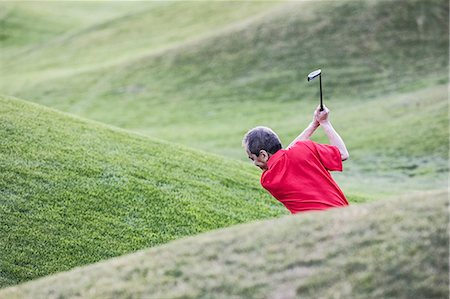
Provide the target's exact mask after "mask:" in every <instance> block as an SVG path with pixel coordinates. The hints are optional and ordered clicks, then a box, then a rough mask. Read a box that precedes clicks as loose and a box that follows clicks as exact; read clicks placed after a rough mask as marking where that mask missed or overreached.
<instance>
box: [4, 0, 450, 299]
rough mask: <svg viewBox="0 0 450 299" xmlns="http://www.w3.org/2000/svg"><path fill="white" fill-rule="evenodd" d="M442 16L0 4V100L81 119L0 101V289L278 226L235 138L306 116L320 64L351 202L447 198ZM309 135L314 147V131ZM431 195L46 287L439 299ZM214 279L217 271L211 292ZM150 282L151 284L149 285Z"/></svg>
mask: <svg viewBox="0 0 450 299" xmlns="http://www.w3.org/2000/svg"><path fill="white" fill-rule="evenodd" d="M448 5H449V4H448V1H443V0H435V1H424V0H421V1H417V0H415V1H324V2H319V1H315V2H312V1H301V2H211V3H195V2H111V3H110V2H95V3H94V2H83V3H76V2H39V3H33V2H1V3H0V11H1V12H0V26H1V29H2V30H1V32H0V41H1V45H0V47H1V48H0V50H1V55H0V67H1V70H0V71H1V74H2V80H0V89H1V90H2V93H6V94H9V95H13V96H18V97H21V98H25V99H29V100H33V101H35V102H37V103H40V104H44V105H46V106H50V107H52V108H55V109H59V110H63V111H65V112H69V113H73V114H76V115H78V116H81V117H83V118H78V117H75V116H72V115H67V114H64V113H60V112H58V111H56V110H52V109H49V108H44V107H42V106H39V105H33V104H31V103H29V102H25V101H21V100H17V99H14V98H11V97H8V96H0V115H1V117H0V134H1V137H2V142H1V143H0V215H1V217H0V223H1V225H2V227H4V228H5V229H2V230H1V231H0V240H1V241H0V252H2V255H1V257H0V287H4V286H8V285H13V284H18V283H21V282H24V281H28V280H31V279H34V278H38V277H42V276H45V275H48V274H52V273H55V272H59V271H65V270H69V269H72V268H73V267H76V266H80V265H86V264H89V263H93V262H97V261H100V260H104V259H108V258H111V257H116V256H119V255H122V254H126V253H131V252H134V251H136V250H139V249H143V248H146V247H152V246H156V245H160V244H164V243H167V242H170V241H172V240H175V239H180V238H184V237H186V236H190V235H195V234H198V233H201V232H205V231H209V230H213V229H217V228H222V227H227V226H232V225H235V224H238V223H243V222H249V221H254V220H258V219H266V218H272V217H277V216H280V215H285V214H287V212H286V210H285V209H284V208H283V207H281V205H280V204H278V203H277V202H276V201H275V200H274V199H273V198H271V197H270V196H269V195H268V194H267V193H265V192H264V191H263V190H262V189H261V187H260V186H259V184H258V177H259V172H258V171H257V169H254V167H252V166H251V165H250V164H249V163H248V162H247V164H244V163H242V161H238V160H241V159H246V156H245V153H244V152H243V150H242V148H241V145H240V143H241V138H242V136H243V134H244V133H245V132H246V131H247V129H249V128H251V127H253V126H256V125H267V126H270V127H272V128H273V129H275V131H277V132H278V133H279V135H280V136H281V138H282V140H283V141H284V144H285V145H286V144H289V143H290V141H291V140H292V139H294V138H295V137H296V136H297V135H298V134H299V132H301V130H302V129H303V128H304V127H305V126H306V125H307V124H308V123H309V121H310V119H311V114H312V111H313V109H314V107H315V106H316V105H317V98H318V94H317V93H318V88H317V84H316V83H307V82H306V80H305V76H306V74H307V73H308V72H310V71H312V70H314V69H316V68H319V67H320V68H322V70H323V83H324V92H325V103H326V104H327V105H328V106H329V107H330V108H331V110H332V115H331V118H332V121H333V123H334V126H335V127H336V129H337V130H338V132H339V133H340V134H341V135H342V137H343V138H344V140H345V141H346V144H347V147H348V148H349V151H350V154H351V159H350V161H348V162H346V163H345V166H344V168H345V172H344V173H342V174H336V175H335V177H336V179H337V180H338V182H339V184H340V185H341V186H343V190H344V192H345V193H346V195H347V197H348V198H349V200H350V201H351V202H352V203H356V202H364V201H367V200H375V199H379V198H380V197H384V196H390V195H393V194H403V193H405V192H412V191H417V190H419V191H423V190H432V189H441V188H443V186H446V185H448V162H447V160H448V152H449V131H448V123H449V117H448V83H449V78H448V57H449V56H448V42H449V39H448V37H449V32H448V28H449V26H448V25H449V23H448V19H449V17H448V12H449V6H448ZM323 16H327V17H326V18H323ZM198 20H202V21H201V22H199V21H198ZM84 118H90V119H93V120H96V121H101V122H103V123H107V124H108V125H105V124H102V123H97V122H95V121H88V120H86V119H84ZM109 125H113V126H117V127H121V128H122V129H118V128H117V127H110V126H109ZM124 129H126V130H124ZM128 130H133V131H134V132H135V133H131V132H130V131H128ZM146 136H152V137H151V138H149V137H146ZM158 138H160V139H164V140H167V141H168V142H167V141H162V140H159V139H158ZM314 139H315V140H316V141H319V142H326V139H325V136H324V135H323V134H322V133H321V132H320V130H319V132H318V133H317V134H316V135H315V136H314ZM173 142H174V143H176V144H174V143H173ZM177 144H183V145H177ZM186 145H187V146H190V147H193V148H197V149H200V150H203V151H199V150H194V149H190V148H187V147H185V146H186ZM208 152H210V153H208ZM217 154H218V155H217ZM219 155H220V156H219ZM223 156H226V157H228V158H224V157H223ZM444 196H445V194H444V193H422V195H420V196H418V197H411V198H407V199H402V200H399V201H396V204H397V205H400V206H401V207H402V208H401V209H396V208H393V207H392V206H390V204H389V203H390V202H388V201H385V202H383V203H373V204H372V205H370V206H367V207H368V208H367V209H368V210H366V208H365V207H355V208H351V209H346V210H342V211H347V212H345V213H343V214H342V216H339V215H340V213H338V212H337V211H334V212H330V213H323V214H311V215H309V216H305V218H303V217H288V218H283V219H281V220H278V222H277V221H275V222H263V223H258V224H253V225H249V226H239V227H236V228H233V229H231V230H229V231H221V232H217V233H214V234H211V235H205V236H203V237H199V238H198V239H186V240H181V241H179V242H180V243H173V244H175V245H170V244H169V245H167V246H163V247H158V248H154V249H150V250H149V251H148V252H150V254H151V255H152V256H153V254H155V258H154V259H149V261H148V262H146V261H141V260H139V262H138V264H136V265H135V264H133V263H130V266H129V268H126V267H127V266H126V265H125V266H123V267H125V268H126V269H127V271H126V272H122V274H121V272H120V271H119V272H116V271H111V270H110V269H111V268H110V267H109V266H105V268H104V269H105V270H104V271H106V272H105V273H106V274H105V273H103V272H102V273H103V274H102V275H103V276H102V277H104V280H103V278H102V279H91V278H86V279H88V280H89V281H90V282H89V283H92V287H95V286H96V284H102V283H104V284H105V285H104V286H106V287H105V288H100V287H99V288H97V287H96V291H94V290H93V289H92V288H91V286H89V285H88V286H85V285H82V284H80V285H78V284H77V283H84V282H86V280H83V279H81V278H79V279H75V277H76V275H78V274H73V273H69V274H68V275H69V276H71V275H74V276H73V277H74V279H73V280H72V279H68V280H66V281H65V282H64V284H63V283H60V282H58V283H57V284H55V286H54V287H53V288H54V289H55V290H56V289H58V288H59V287H62V289H60V291H58V292H61V296H66V295H67V294H69V295H71V294H72V295H73V296H75V295H76V292H80V294H81V292H84V290H89V291H86V292H100V293H93V294H94V296H97V295H98V296H101V295H102V294H105V296H112V297H114V296H116V297H125V296H127V295H130V296H138V297H139V296H140V295H142V294H146V295H147V294H148V295H150V294H152V293H151V292H153V291H155V292H160V293H157V294H156V295H155V294H154V295H155V296H158V295H159V294H161V296H162V295H163V294H166V295H167V296H173V297H174V296H181V295H180V294H182V293H183V292H184V293H185V294H186V296H187V297H189V296H191V297H202V296H204V297H206V296H208V294H211V293H214V294H218V297H220V296H221V294H223V297H230V296H231V297H232V296H241V297H249V296H258V294H260V295H261V296H260V297H262V296H263V295H266V294H270V293H269V291H268V290H269V288H270V290H272V289H274V290H276V291H277V293H274V294H273V296H274V297H275V296H276V295H277V294H281V297H283V298H288V297H292V296H296V295H297V294H300V295H301V296H303V295H304V296H306V297H308V296H309V297H314V296H315V294H317V295H318V296H319V297H331V296H335V295H336V296H337V297H343V298H346V297H348V293H349V292H350V293H352V294H356V295H358V294H360V295H359V297H361V298H366V297H367V296H365V294H368V297H392V298H396V297H402V296H404V297H405V298H407V297H414V296H415V295H413V293H412V292H414V294H416V293H417V294H418V296H419V297H420V296H421V295H423V296H422V297H429V298H434V297H439V296H440V295H445V294H448V293H446V291H445V290H444V288H443V282H442V281H443V279H442V275H441V274H442V273H443V272H442V271H444V270H442V269H444V268H443V267H444V266H445V265H444V264H445V263H442V264H440V265H437V264H436V261H437V260H438V259H436V260H434V258H435V257H441V256H445V254H446V256H448V247H446V248H447V251H445V249H443V248H444V247H443V245H442V244H444V243H445V242H448V239H446V238H445V237H444V235H443V234H442V235H441V233H442V232H444V231H445V228H444V227H442V224H443V223H446V222H445V221H443V220H445V219H444V215H443V214H442V213H441V212H442V211H443V210H442V207H443V197H444ZM434 197H436V199H434ZM428 200H429V201H430V202H429V203H427V202H426V201H428ZM367 211H371V212H370V213H369V212H367ZM319 215H320V216H319ZM316 216H317V217H316ZM340 217H342V218H340ZM345 217H347V218H345ZM327 219H328V220H327ZM333 221H334V222H333ZM433 221H436V222H433ZM347 222H348V225H349V226H346V225H347ZM341 225H342V226H341ZM352 225H354V226H352ZM291 227H292V228H291ZM327 227H334V228H336V227H337V228H339V227H346V228H345V229H347V230H345V229H344V230H343V231H339V230H338V231H337V232H336V231H335V230H334V231H330V230H327ZM425 227H426V228H425ZM312 229H313V230H314V232H315V233H314V234H311V230H312ZM427 229H428V230H427ZM241 230H242V232H240V231H241ZM276 232H278V234H276ZM338 233H340V235H336V234H338ZM414 234H415V235H414ZM236 236H237V237H236ZM292 236H295V238H294V237H292ZM418 236H419V237H418ZM310 237H311V242H306V241H304V240H305V239H308V238H310ZM422 237H423V238H422ZM204 238H206V239H204ZM209 238H211V239H209ZM222 238H225V239H222ZM205 240H206V241H205ZM221 240H225V241H223V242H222V241H221ZM374 240H375V241H376V242H375V241H374ZM335 241H336V243H334V242H335ZM183 242H185V243H183ZM299 242H302V243H299ZM303 242H305V243H303ZM355 244H356V246H355ZM209 245H211V247H208V246H209ZM291 245H292V246H293V247H291ZM359 245H360V246H359ZM321 246H323V247H321ZM427 246H428V247H427ZM176 247H179V248H176ZM171 248H172V249H171ZM297 248H301V249H300V251H298V252H299V256H298V257H297V256H295V255H294V256H292V259H290V258H291V257H289V256H290V253H292V252H295V253H297ZM175 249H177V250H178V249H180V257H175V255H176V254H175V253H174V252H175V251H174V250H175ZM391 249H392V250H391ZM190 250H192V251H190ZM230 250H231V251H230ZM277 252H279V254H278V253H277ZM323 252H324V254H326V255H324V256H322V255H320V254H321V253H323ZM261 253H263V254H262V255H261ZM222 254H223V255H222ZM242 254H248V259H246V258H242V259H241V257H242V256H241V255H242ZM308 254H312V256H310V255H308ZM314 254H318V256H315V255H314ZM345 254H346V255H345ZM136 256H137V257H139V256H146V257H147V255H146V254H145V253H140V254H138V255H136ZM227 256H229V257H227ZM286 256H288V257H289V258H288V259H287V260H283V258H282V257H286ZM302 256H303V257H305V256H306V258H304V259H301V258H299V257H302ZM410 257H413V262H410V261H411V259H409V258H410ZM159 258H165V260H158V259H159ZM131 259H132V260H134V258H131ZM124 260H126V263H128V262H130V260H128V258H127V257H125V258H124ZM439 260H444V259H442V258H440V259H439ZM114 263H115V262H114V261H112V264H113V265H114ZM148 263H150V264H148ZM174 263H175V264H174ZM211 263H212V264H211ZM98 265H100V266H98ZM98 265H97V266H96V265H94V266H92V267H93V268H92V267H91V268H88V269H90V270H89V271H92V269H94V268H95V267H100V268H101V269H103V268H102V267H103V266H102V265H103V264H98ZM104 265H108V264H104ZM416 266H417V267H416ZM447 266H448V265H447ZM121 267H122V266H121ZM152 267H154V268H152ZM158 268H161V269H164V271H163V272H161V271H160V272H158V271H157V269H158ZM447 268H448V267H447ZM95 269H97V268H95ZM223 269H226V270H225V271H229V273H234V274H233V275H229V276H226V277H225V278H226V279H225V280H222V279H221V277H222V270H223ZM335 269H339V271H335ZM76 271H81V272H82V273H83V277H89V276H88V275H87V274H86V273H84V272H83V271H84V270H82V269H81V270H76ZM76 271H75V272H74V273H78V272H76ZM99 271H100V270H99ZM101 271H103V270H101ZM93 273H97V272H93ZM149 273H150V274H149ZM433 273H438V275H437V276H432V274H433ZM153 274H155V275H156V276H152V275H153ZM61 275H63V276H61V277H64V275H65V274H61ZM93 275H95V274H93ZM109 275H111V276H109ZM114 275H119V276H120V275H122V276H123V277H122V276H120V277H119V278H118V277H117V276H114ZM158 275H159V276H158ZM306 276H307V278H305V277H306ZM149 277H150V278H149ZM153 277H156V278H157V279H156V280H152V281H153V283H154V284H157V285H158V287H159V289H156V288H153V286H154V284H149V283H147V280H146V279H153ZM110 278H111V280H109V279H110ZM269 278H270V281H267V279H269ZM299 278H301V279H299ZM347 278H348V279H347ZM49 279H53V278H49ZM135 279H136V280H135ZM43 281H44V283H45V280H43ZM68 281H70V282H71V283H72V282H73V283H74V285H73V286H74V289H75V291H72V289H70V288H71V284H69V283H68ZM174 281H178V282H179V284H178V285H177V286H174V285H173V283H174ZM270 283H273V284H272V285H271V284H270ZM38 284H39V282H37V285H38ZM380 284H381V285H385V286H386V287H385V288H382V289H376V286H377V285H380ZM235 285H237V286H238V287H236V288H235V287H234V286H235ZM97 286H98V285H97ZM130 286H131V288H130V289H128V287H130ZM322 286H325V287H322ZM407 286H413V287H411V288H410V289H407ZM147 287H149V288H152V289H147ZM276 287H279V288H280V290H278V289H276ZM65 288H67V289H65ZM90 288H91V289H90ZM77 289H78V290H77ZM132 290H135V292H136V293H130V292H133V291H132ZM28 291H29V292H36V291H35V290H34V289H33V290H32V289H27V290H25V289H23V292H28ZM47 291H48V289H47V288H46V287H43V288H42V289H41V292H42V293H41V294H47V295H48V294H49V293H46V292H47ZM109 291H110V292H111V293H101V292H109ZM6 292H8V294H10V293H9V292H22V289H16V290H12V291H11V290H7V291H6ZM48 292H50V291H48ZM55 292H56V291H55ZM64 292H66V293H64ZM184 293H183V294H184ZM4 294H6V293H4ZM58 294H59V293H58ZM86 294H88V293H83V295H86ZM402 294H406V295H402ZM0 296H1V295H0ZM20 296H21V295H20ZM42 296H43V297H46V296H45V295H42ZM86 296H88V295H86ZM82 297H83V296H82ZM355 297H358V296H355Z"/></svg>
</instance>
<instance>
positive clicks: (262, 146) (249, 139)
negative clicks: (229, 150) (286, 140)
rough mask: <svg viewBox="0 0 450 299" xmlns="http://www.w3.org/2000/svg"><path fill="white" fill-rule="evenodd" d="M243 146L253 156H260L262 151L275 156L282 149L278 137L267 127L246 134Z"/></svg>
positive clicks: (257, 128)
mask: <svg viewBox="0 0 450 299" xmlns="http://www.w3.org/2000/svg"><path fill="white" fill-rule="evenodd" d="M242 145H243V146H244V147H245V148H246V149H248V151H249V152H250V153H252V154H255V155H257V156H259V152H260V151H261V150H265V151H266V152H268V153H270V154H272V155H273V154H275V153H276V152H277V151H279V150H280V149H281V141H280V138H278V135H277V134H276V133H275V132H274V131H272V129H270V128H267V127H256V128H253V129H251V130H250V131H248V132H247V134H245V136H244V139H243V140H242Z"/></svg>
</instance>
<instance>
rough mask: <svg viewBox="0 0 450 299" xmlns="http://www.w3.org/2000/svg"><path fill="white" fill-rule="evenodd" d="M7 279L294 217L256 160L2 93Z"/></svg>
mask: <svg viewBox="0 0 450 299" xmlns="http://www.w3.org/2000/svg"><path fill="white" fill-rule="evenodd" d="M0 134H1V136H2V142H1V143H0V214H1V215H2V216H1V217H0V224H1V227H2V230H1V231H0V252H2V254H1V256H0V269H1V271H0V286H6V285H11V284H17V283H19V282H22V281H25V280H30V279H33V278H36V277H40V276H44V275H48V274H50V273H54V272H58V271H63V270H68V269H71V268H73V267H75V266H79V265H83V264H89V263H93V262H96V261H99V260H102V259H106V258H110V257H113V256H118V255H121V254H125V253H129V252H132V251H135V250H138V249H141V248H145V247H149V246H154V245H157V244H161V243H165V242H168V241H170V240H173V239H178V238H181V237H183V236H187V235H193V234H197V233H200V232H204V231H207V230H212V229H215V228H220V227H225V226H230V225H233V224H236V223H242V222H248V221H251V220H255V219H262V218H269V217H275V216H279V215H284V214H287V211H286V210H285V209H284V207H282V206H281V204H279V203H278V202H277V201H276V200H274V199H272V198H271V197H270V196H269V195H268V194H267V193H266V192H264V191H263V189H262V188H261V187H260V186H259V172H258V171H257V170H256V169H253V168H254V167H252V166H251V165H248V164H244V163H242V162H239V161H234V160H231V159H226V158H223V157H219V156H215V155H212V154H208V153H204V152H199V151H195V150H191V149H188V148H186V147H183V146H177V145H173V144H170V143H167V142H163V141H159V140H155V139H150V138H148V137H144V136H141V135H137V134H133V133H130V132H126V131H123V130H120V129H117V128H112V127H108V126H106V125H103V124H99V123H95V122H91V121H86V120H83V119H79V118H76V117H73V116H70V115H66V114H62V113H60V112H57V111H54V110H51V109H48V108H44V107H41V106H38V105H35V104H31V103H28V102H24V101H20V100H17V99H12V98H7V97H0Z"/></svg>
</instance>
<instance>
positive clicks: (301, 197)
mask: <svg viewBox="0 0 450 299" xmlns="http://www.w3.org/2000/svg"><path fill="white" fill-rule="evenodd" d="M328 115H329V109H328V108H327V107H324V110H323V111H320V107H318V108H317V109H316V111H315V112H314V117H313V121H312V122H311V123H310V125H309V126H308V127H307V128H306V129H305V130H304V131H303V132H302V133H301V134H300V135H299V136H298V137H297V138H296V139H295V140H294V141H293V142H292V143H291V144H290V145H289V146H288V147H287V148H286V149H282V147H281V142H280V139H279V138H278V136H277V134H275V132H273V131H272V130H271V129H269V128H267V127H256V128H254V129H251V130H250V131H248V133H247V134H246V135H245V137H244V139H243V141H242V145H243V146H244V148H245V149H246V151H247V154H248V157H249V158H250V160H252V161H253V163H254V164H255V166H258V167H259V168H261V169H262V170H263V173H262V175H261V185H262V186H263V187H264V188H265V189H266V190H267V191H269V192H270V194H272V195H273V196H274V197H275V198H276V199H277V200H279V201H280V202H281V203H282V204H284V205H285V206H286V208H287V209H288V210H289V211H291V213H293V214H295V213H299V212H305V211H311V210H325V209H328V208H333V207H341V206H347V205H348V201H347V199H346V198H345V196H344V194H343V193H342V191H341V189H340V188H339V186H338V185H337V184H336V182H335V181H334V179H333V178H332V177H331V174H330V171H342V161H345V160H347V159H348V157H349V154H348V151H347V148H346V147H345V144H344V141H343V140H342V138H341V137H340V136H339V134H338V133H337V132H336V131H335V129H334V128H333V126H332V125H331V122H330V121H329V119H328ZM319 126H320V127H322V129H323V130H324V131H325V134H326V135H327V137H328V139H329V142H330V145H328V144H319V143H316V142H313V141H311V140H309V138H310V137H311V135H312V134H313V133H314V132H315V131H316V129H317V128H318V127H319Z"/></svg>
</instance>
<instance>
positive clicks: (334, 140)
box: [314, 106, 350, 161]
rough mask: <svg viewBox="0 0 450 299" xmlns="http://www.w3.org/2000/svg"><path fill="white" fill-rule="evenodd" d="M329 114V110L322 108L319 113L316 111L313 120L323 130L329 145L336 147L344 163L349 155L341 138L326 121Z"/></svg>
mask: <svg viewBox="0 0 450 299" xmlns="http://www.w3.org/2000/svg"><path fill="white" fill-rule="evenodd" d="M329 113H330V110H329V109H328V108H327V107H325V106H324V110H323V111H320V110H319V109H317V110H316V112H315V113H314V119H315V120H316V121H317V122H318V123H319V124H320V126H321V127H322V128H323V130H324V132H325V134H326V135H327V137H328V140H329V141H330V144H331V145H334V146H336V147H337V148H338V149H339V152H340V153H341V159H342V161H345V160H347V159H348V158H349V156H350V155H349V153H348V151H347V147H346V146H345V143H344V141H343V140H342V138H341V136H339V134H338V133H337V132H336V130H335V129H334V128H333V125H331V122H330V121H329V120H328V115H329Z"/></svg>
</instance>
